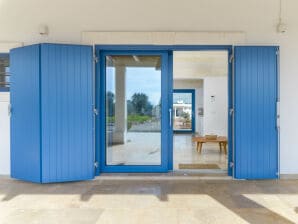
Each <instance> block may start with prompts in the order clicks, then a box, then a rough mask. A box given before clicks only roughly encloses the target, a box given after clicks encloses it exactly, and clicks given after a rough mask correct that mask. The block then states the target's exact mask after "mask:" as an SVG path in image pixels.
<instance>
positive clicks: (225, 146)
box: [224, 142, 227, 155]
mask: <svg viewBox="0 0 298 224" xmlns="http://www.w3.org/2000/svg"><path fill="white" fill-rule="evenodd" d="M224 150H225V154H226V155H227V143H226V142H225V143H224Z"/></svg>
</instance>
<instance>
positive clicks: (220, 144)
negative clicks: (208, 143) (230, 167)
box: [218, 142, 221, 153]
mask: <svg viewBox="0 0 298 224" xmlns="http://www.w3.org/2000/svg"><path fill="white" fill-rule="evenodd" d="M218 144H219V152H220V153H221V142H219V143H218Z"/></svg>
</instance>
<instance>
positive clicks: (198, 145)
mask: <svg viewBox="0 0 298 224" xmlns="http://www.w3.org/2000/svg"><path fill="white" fill-rule="evenodd" d="M197 152H199V142H197Z"/></svg>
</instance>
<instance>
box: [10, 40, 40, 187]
mask: <svg viewBox="0 0 298 224" xmlns="http://www.w3.org/2000/svg"><path fill="white" fill-rule="evenodd" d="M39 48H40V46H39V45H32V46H26V47H21V48H16V49H13V50H12V51H11V52H10V68H11V70H10V71H11V89H10V91H11V93H10V101H11V108H12V114H11V176H12V177H13V178H17V179H21V180H27V181H32V182H40V181H41V172H40V150H41V145H40V107H39V106H40V94H39V92H40V88H39V82H40V76H39V70H40V63H39V62H40V61H39Z"/></svg>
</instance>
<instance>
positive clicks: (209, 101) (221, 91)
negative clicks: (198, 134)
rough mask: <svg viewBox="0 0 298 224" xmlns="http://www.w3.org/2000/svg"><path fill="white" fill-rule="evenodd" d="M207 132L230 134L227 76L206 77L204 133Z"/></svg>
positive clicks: (221, 134) (222, 134)
mask: <svg viewBox="0 0 298 224" xmlns="http://www.w3.org/2000/svg"><path fill="white" fill-rule="evenodd" d="M212 96H213V97H212ZM207 134H216V135H220V136H227V134H228V80H227V76H222V77H206V78H204V135H207Z"/></svg>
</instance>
